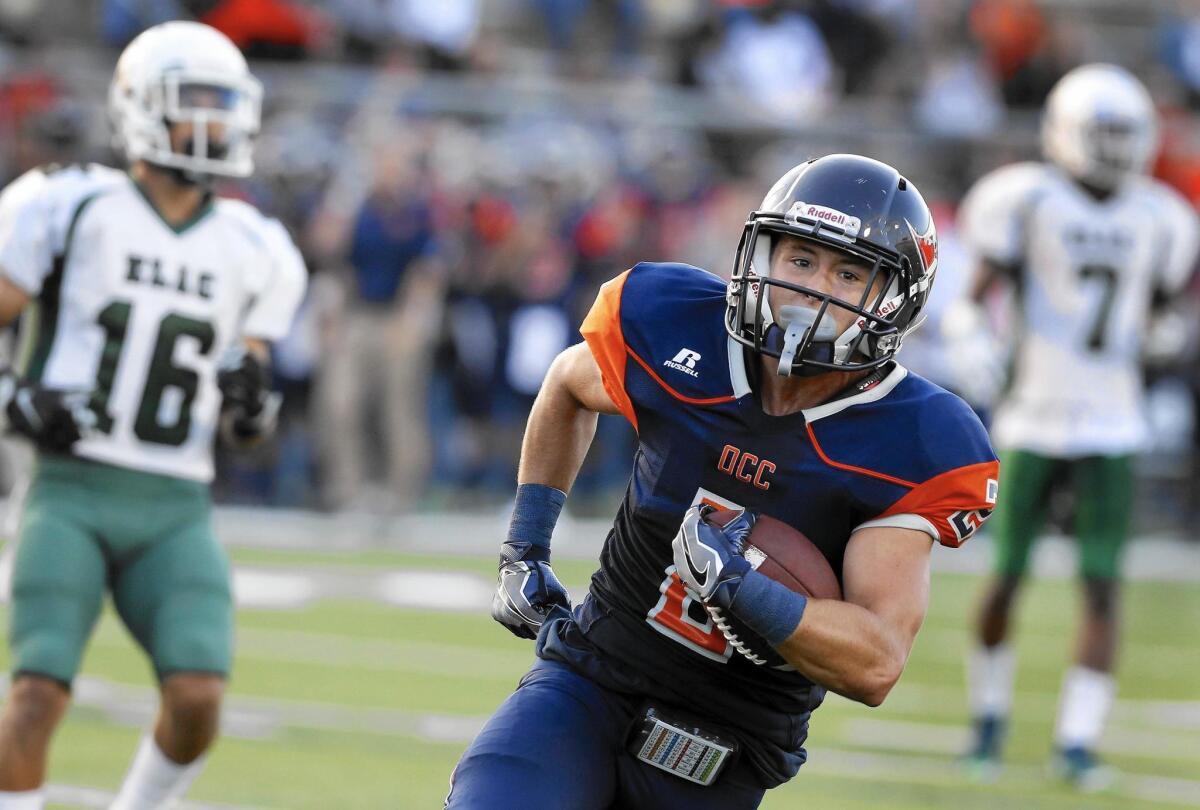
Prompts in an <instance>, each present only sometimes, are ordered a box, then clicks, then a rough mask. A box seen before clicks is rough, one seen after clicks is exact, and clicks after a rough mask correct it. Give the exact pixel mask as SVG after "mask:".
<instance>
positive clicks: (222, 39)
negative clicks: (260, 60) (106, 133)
mask: <svg viewBox="0 0 1200 810" xmlns="http://www.w3.org/2000/svg"><path fill="white" fill-rule="evenodd" d="M108 107H109V113H110V115H111V116H112V121H113V130H114V132H113V141H114V145H115V146H116V148H117V149H118V150H120V151H122V152H124V153H125V157H126V158H127V159H128V160H129V161H130V162H133V161H135V160H144V161H146V162H147V163H152V164H154V165H156V166H167V167H171V168H175V169H180V170H182V171H184V172H187V173H189V174H192V175H201V176H203V175H213V174H220V175H226V176H231V177H245V176H247V175H249V174H250V173H251V171H253V169H254V162H253V160H252V158H251V152H252V150H253V146H254V136H255V135H256V134H257V133H258V128H259V122H260V119H261V110H262V84H261V83H259V81H258V79H256V78H254V77H253V76H252V75H250V69H249V67H247V65H246V59H245V57H243V56H242V53H241V51H239V50H238V49H237V47H236V46H234V44H233V43H232V42H230V41H229V38H228V37H226V36H225V35H224V34H222V33H221V32H220V31H217V30H216V29H215V28H211V27H209V26H207V25H203V24H201V23H195V22H168V23H163V24H162V25H156V26H154V27H153V28H148V29H146V30H145V31H143V32H142V33H141V34H139V35H138V36H137V38H136V39H134V40H133V42H131V43H129V45H128V46H127V47H126V48H125V51H124V52H123V53H122V54H121V58H120V59H119V60H117V69H116V72H115V73H114V74H113V80H112V85H111V87H110V88H109V93H108ZM179 123H190V124H192V125H193V127H194V129H193V135H192V138H191V140H190V143H189V144H188V145H187V146H190V149H186V150H185V151H175V150H174V149H172V148H171V138H170V132H169V129H170V126H171V125H172V124H179ZM214 123H215V124H219V125H221V127H222V128H223V134H222V135H221V139H220V142H219V143H210V142H209V134H210V133H209V124H214Z"/></svg>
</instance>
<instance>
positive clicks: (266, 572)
mask: <svg viewBox="0 0 1200 810" xmlns="http://www.w3.org/2000/svg"><path fill="white" fill-rule="evenodd" d="M317 591H318V578H317V577H316V576H315V575H313V574H311V573H301V572H296V571H289V570H286V569H281V568H271V569H268V568H261V567H251V566H247V565H239V566H237V567H235V568H234V570H233V598H234V600H235V601H236V602H237V606H238V607H244V608H271V609H276V610H279V609H284V608H300V607H304V606H305V605H307V604H308V603H309V602H311V601H312V600H313V599H315V598H316V596H317Z"/></svg>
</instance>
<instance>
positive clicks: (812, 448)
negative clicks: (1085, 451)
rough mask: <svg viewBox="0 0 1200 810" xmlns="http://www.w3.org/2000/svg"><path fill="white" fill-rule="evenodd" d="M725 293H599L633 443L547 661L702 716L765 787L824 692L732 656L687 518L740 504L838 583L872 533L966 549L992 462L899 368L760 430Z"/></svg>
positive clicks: (620, 289) (654, 281)
mask: <svg viewBox="0 0 1200 810" xmlns="http://www.w3.org/2000/svg"><path fill="white" fill-rule="evenodd" d="M724 313H725V283H724V282H723V281H722V280H721V279H719V278H718V277H716V276H714V275H712V274H710V273H707V272H705V271H703V270H700V269H698V268H695V267H689V266H687V265H680V264H639V265H637V266H636V267H634V268H633V269H632V270H629V271H628V272H626V273H624V274H622V275H621V276H619V277H617V278H616V279H614V280H612V281H610V282H609V283H608V284H606V285H605V286H604V288H603V289H602V290H601V292H600V295H599V296H598V298H597V300H596V303H595V305H594V306H593V308H592V310H591V312H590V313H589V315H588V317H587V319H586V320H585V321H584V324H583V327H582V330H581V331H582V332H583V336H584V338H585V339H586V340H587V343H588V346H589V347H590V348H591V351H592V353H593V355H594V356H595V358H596V361H597V363H598V365H599V367H600V370H601V374H602V377H603V380H604V385H605V389H606V390H607V391H608V393H609V395H610V397H611V398H612V400H613V402H614V403H615V404H616V405H617V406H618V407H619V408H620V409H621V411H622V413H624V414H625V416H626V417H627V418H628V419H629V421H630V422H631V423H632V424H633V426H634V427H635V428H636V429H637V431H638V438H639V447H638V451H637V454H636V456H635V458H634V469H633V477H632V479H631V481H630V484H629V488H628V491H627V493H626V495H625V499H624V501H623V503H622V504H621V508H620V510H619V511H618V513H617V517H616V520H615V522H614V525H613V528H612V531H611V532H610V533H609V535H608V538H607V540H606V542H605V544H604V549H603V551H602V552H601V557H600V568H599V570H598V571H597V572H596V573H595V575H594V576H593V577H592V583H591V589H590V592H589V594H588V597H587V599H586V600H585V602H584V603H583V604H582V605H581V606H580V607H579V608H578V609H577V610H576V612H575V617H574V619H573V620H570V621H567V620H560V621H557V622H555V623H554V624H553V625H552V626H551V627H549V628H548V629H547V631H546V632H545V633H543V635H542V638H541V639H540V640H539V654H540V655H542V656H543V657H549V658H554V659H558V660H561V661H564V662H565V663H568V664H570V665H571V666H573V667H575V668H576V669H578V670H580V671H583V672H584V673H585V674H587V675H589V676H590V677H593V678H595V679H596V680H598V681H600V682H601V683H602V684H604V685H605V686H607V687H609V688H612V689H617V690H623V691H631V692H638V693H644V694H647V695H649V696H651V697H657V698H659V699H661V700H667V701H671V702H674V703H676V704H678V705H681V706H684V707H686V708H687V709H689V710H691V711H692V712H696V713H700V714H704V715H707V716H708V717H710V718H712V719H713V720H714V721H716V722H718V723H720V724H722V725H723V726H726V727H729V728H731V729H732V730H733V732H734V733H735V734H736V735H737V736H739V737H740V739H741V742H742V746H743V751H744V753H743V756H745V757H747V758H748V760H749V761H750V762H751V763H752V764H753V765H754V767H755V769H756V771H757V772H758V774H759V776H760V777H761V780H762V785H763V787H773V786H774V785H777V784H780V783H782V782H784V781H786V780H787V779H789V778H791V776H793V775H794V774H795V772H796V770H797V769H798V768H799V767H800V765H801V764H802V763H803V761H804V757H805V754H804V749H803V744H804V741H805V738H806V737H807V729H808V717H809V714H810V713H811V712H812V711H813V709H815V708H816V707H817V706H818V705H819V704H820V702H821V700H822V699H823V698H824V690H823V689H822V688H821V687H819V686H817V685H815V684H813V683H812V682H811V681H809V680H808V679H806V678H805V677H804V676H802V675H800V674H799V673H798V672H796V671H795V670H793V669H791V668H790V667H786V665H785V666H776V667H772V666H758V665H755V664H754V663H752V662H750V661H749V660H747V659H746V658H744V657H743V656H741V655H739V654H737V653H736V652H735V651H734V650H733V649H732V648H731V645H730V644H729V643H728V642H727V641H726V639H725V637H724V635H722V633H721V632H720V630H719V629H717V628H716V627H715V626H714V625H713V623H712V621H711V620H710V618H709V617H708V614H707V613H706V611H705V610H704V609H703V606H702V605H700V604H698V603H695V602H694V601H693V600H692V599H691V598H690V597H689V596H688V594H687V592H686V591H685V590H684V587H683V585H682V582H681V581H680V579H679V577H678V575H677V574H676V573H675V568H674V563H673V559H672V553H671V540H672V538H673V537H674V536H675V534H676V533H677V531H678V529H679V525H680V522H681V521H682V519H683V515H684V512H685V511H686V510H687V509H688V507H690V506H692V505H694V504H697V503H701V502H705V501H707V502H709V503H712V504H715V505H718V506H721V507H733V506H744V507H746V508H749V509H752V510H755V511H757V512H760V513H762V514H766V515H770V516H771V517H774V518H776V519H778V520H782V521H784V522H785V523H788V524H789V525H791V526H793V527H794V528H796V529H798V530H799V531H801V532H802V533H803V534H805V535H806V536H807V537H808V538H809V539H811V540H812V541H813V543H815V544H816V545H817V547H818V548H820V549H821V551H822V553H823V554H824V555H825V557H826V559H828V560H829V563H830V565H831V566H832V567H833V570H834V571H835V572H836V573H837V574H838V577H839V579H840V578H841V571H842V559H843V555H844V552H845V548H846V544H847V542H848V541H849V539H850V536H851V534H852V533H853V532H854V531H855V530H857V529H859V528H862V527H865V526H898V527H904V528H910V529H917V530H920V531H925V532H927V533H928V534H929V535H930V536H931V537H933V538H934V539H936V540H938V541H939V542H941V543H942V544H944V545H948V546H952V547H953V546H958V545H960V544H961V543H963V542H964V541H965V540H966V539H967V538H968V537H970V536H971V535H972V534H973V533H974V532H975V531H976V529H978V527H979V526H980V525H981V524H982V523H983V521H984V520H985V519H986V518H987V516H988V514H989V512H990V511H991V509H992V506H993V505H994V504H995V498H996V489H997V484H996V482H997V478H998V463H997V461H996V456H995V453H994V452H993V451H992V448H991V445H990V444H989V442H988V438H987V434H986V432H985V431H984V429H983V427H982V425H980V423H979V421H978V419H976V417H975V415H974V414H973V413H972V412H971V410H970V409H969V408H968V407H967V406H966V404H965V403H963V402H962V401H961V400H960V399H958V398H957V397H955V396H953V395H952V394H949V393H947V392H946V391H944V390H942V389H940V388H938V387H937V386H935V385H933V384H932V383H930V382H928V381H926V380H924V379H922V378H920V377H918V376H916V375H915V374H911V373H909V372H908V371H907V370H906V369H904V368H903V367H901V366H898V365H891V366H889V367H887V368H886V369H884V370H883V371H882V372H880V373H876V374H872V375H870V376H868V377H865V378H863V379H862V380H860V381H859V383H858V385H857V387H855V388H853V389H852V390H850V391H848V392H846V393H845V395H843V396H841V397H838V398H835V399H834V400H833V401H831V402H829V403H827V404H824V405H821V406H818V407H815V408H811V409H807V410H804V411H801V412H798V413H794V414H790V415H786V416H768V415H767V414H765V413H764V412H763V410H762V408H761V406H760V404H759V402H758V400H757V399H756V397H755V396H754V394H753V392H752V390H751V386H750V383H749V377H748V374H747V370H748V369H747V364H748V363H753V362H758V361H757V358H756V356H754V355H750V356H749V357H747V355H746V354H745V353H744V350H743V348H742V347H741V346H740V345H739V344H737V343H735V342H734V341H732V340H731V339H729V337H728V336H727V335H726V332H725V329H724V327H723V317H724Z"/></svg>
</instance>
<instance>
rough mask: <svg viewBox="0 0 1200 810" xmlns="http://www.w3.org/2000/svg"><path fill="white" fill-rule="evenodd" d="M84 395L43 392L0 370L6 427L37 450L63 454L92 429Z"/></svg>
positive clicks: (0, 399) (38, 386) (93, 420)
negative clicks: (31, 441)
mask: <svg viewBox="0 0 1200 810" xmlns="http://www.w3.org/2000/svg"><path fill="white" fill-rule="evenodd" d="M90 398H91V395H90V394H88V393H87V392H86V391H65V390H61V389H55V388H44V387H43V386H42V385H41V384H40V383H36V382H31V381H29V380H22V379H20V378H19V377H18V376H17V375H16V374H15V373H14V372H13V371H12V370H11V369H3V370H0V409H3V411H4V413H5V415H7V416H8V425H9V427H10V428H12V429H13V430H15V431H16V432H17V433H20V434H23V435H24V436H27V437H29V438H30V439H32V440H33V443H34V444H35V445H36V446H37V447H38V448H39V449H41V450H48V451H50V452H55V453H65V452H66V451H67V450H69V449H70V448H71V446H72V445H73V444H75V442H77V441H79V440H80V439H81V438H83V437H84V436H86V435H88V434H89V433H90V432H91V431H92V430H93V429H94V428H95V427H96V413H95V411H93V410H92V409H91V408H90V407H89V406H88V400H89V399H90Z"/></svg>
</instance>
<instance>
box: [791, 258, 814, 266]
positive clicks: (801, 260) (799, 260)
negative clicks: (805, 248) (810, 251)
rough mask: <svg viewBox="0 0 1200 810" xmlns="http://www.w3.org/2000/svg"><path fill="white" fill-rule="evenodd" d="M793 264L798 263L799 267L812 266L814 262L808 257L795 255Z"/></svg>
mask: <svg viewBox="0 0 1200 810" xmlns="http://www.w3.org/2000/svg"><path fill="white" fill-rule="evenodd" d="M792 264H794V265H796V266H797V267H811V266H812V262H810V261H809V260H808V259H806V258H805V257H803V256H796V257H794V258H793V259H792Z"/></svg>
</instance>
